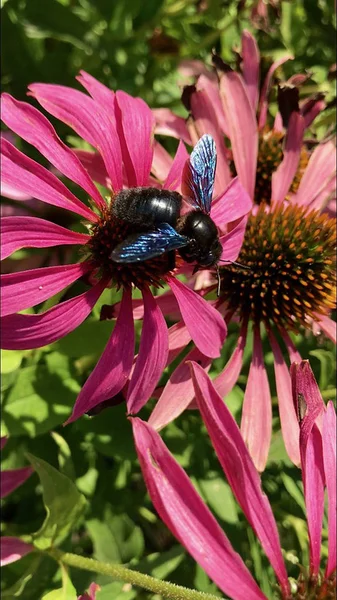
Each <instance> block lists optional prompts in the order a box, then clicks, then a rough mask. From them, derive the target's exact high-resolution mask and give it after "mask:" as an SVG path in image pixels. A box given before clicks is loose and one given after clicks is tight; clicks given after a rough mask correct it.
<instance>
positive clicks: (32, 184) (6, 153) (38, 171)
mask: <svg viewBox="0 0 337 600" xmlns="http://www.w3.org/2000/svg"><path fill="white" fill-rule="evenodd" d="M1 182H2V183H5V184H6V185H10V186H12V187H14V188H16V189H17V190H20V191H21V192H24V193H26V194H29V195H30V196H32V197H34V198H37V199H38V200H42V202H46V204H51V205H52V206H59V207H60V208H65V209H66V210H71V211H72V212H74V213H76V214H78V215H81V216H82V217H85V218H86V219H88V220H89V221H97V216H96V215H95V213H94V212H93V211H92V210H90V208H88V207H87V206H85V205H84V204H83V202H81V201H80V200H78V198H76V196H74V194H72V193H71V192H70V191H69V190H68V189H67V188H66V186H65V185H63V183H62V182H61V181H59V179H57V177H55V175H53V174H52V173H51V172H50V171H49V170H48V169H45V168H44V167H42V166H41V165H39V164H38V163H37V162H35V161H34V160H32V159H31V158H28V156H25V155H24V154H23V153H22V152H20V151H19V150H18V149H17V148H15V146H13V145H12V144H10V142H8V141H7V140H4V139H1Z"/></svg>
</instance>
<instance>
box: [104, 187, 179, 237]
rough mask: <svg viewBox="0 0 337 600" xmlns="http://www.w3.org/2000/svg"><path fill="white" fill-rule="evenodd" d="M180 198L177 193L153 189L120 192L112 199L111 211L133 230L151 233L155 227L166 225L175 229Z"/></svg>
mask: <svg viewBox="0 0 337 600" xmlns="http://www.w3.org/2000/svg"><path fill="white" fill-rule="evenodd" d="M181 200H182V197H181V195H180V194H178V192H172V191H170V190H159V189H157V188H154V187H148V188H142V187H138V188H130V189H128V190H122V191H121V192H119V193H118V194H117V196H116V197H115V198H114V202H113V204H112V207H111V210H112V212H113V214H114V215H115V216H116V217H117V218H118V219H120V220H122V221H124V222H126V223H129V224H130V225H132V227H133V229H134V230H138V231H144V232H145V231H151V229H155V227H156V225H159V224H161V223H168V224H169V225H171V226H172V227H174V228H175V227H176V224H177V220H178V217H179V215H180V209H181Z"/></svg>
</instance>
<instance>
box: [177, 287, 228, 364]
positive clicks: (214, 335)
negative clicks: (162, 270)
mask: <svg viewBox="0 0 337 600" xmlns="http://www.w3.org/2000/svg"><path fill="white" fill-rule="evenodd" d="M167 282H168V284H169V286H170V288H171V290H172V292H173V294H174V295H175V297H176V300H177V302H178V304H179V308H180V312H181V315H182V318H183V320H184V322H185V325H186V327H187V329H188V331H189V333H190V335H191V338H192V339H193V341H194V343H195V345H196V346H197V347H198V348H199V350H200V352H202V353H203V354H205V355H206V356H209V357H210V358H217V357H218V356H219V355H220V350H221V347H222V344H223V342H224V340H225V337H226V333H227V327H226V324H225V322H224V320H223V318H222V317H221V315H220V313H218V311H217V310H216V309H215V308H213V306H211V305H210V304H208V303H207V302H206V301H205V300H204V299H203V298H201V296H199V295H198V294H196V292H194V291H193V290H191V289H190V288H188V287H187V286H186V285H185V284H184V283H182V282H181V281H179V279H176V278H174V277H167Z"/></svg>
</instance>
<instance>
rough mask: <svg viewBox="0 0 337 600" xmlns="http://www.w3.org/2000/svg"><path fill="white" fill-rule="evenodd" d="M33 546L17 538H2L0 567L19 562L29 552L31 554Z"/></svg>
mask: <svg viewBox="0 0 337 600" xmlns="http://www.w3.org/2000/svg"><path fill="white" fill-rule="evenodd" d="M33 550H34V546H32V544H27V543H26V542H23V541H22V540H20V538H17V537H9V536H2V538H1V543H0V566H1V567H3V566H5V565H9V564H10V563H12V562H15V561H16V560H20V558H22V557H23V556H25V555H26V554H29V552H33Z"/></svg>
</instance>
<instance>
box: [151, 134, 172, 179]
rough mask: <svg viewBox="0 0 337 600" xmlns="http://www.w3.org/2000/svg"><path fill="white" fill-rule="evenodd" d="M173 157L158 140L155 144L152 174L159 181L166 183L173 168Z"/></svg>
mask: <svg viewBox="0 0 337 600" xmlns="http://www.w3.org/2000/svg"><path fill="white" fill-rule="evenodd" d="M172 162H173V160H172V157H171V155H170V154H169V153H168V152H167V150H165V148H164V146H162V145H161V144H160V143H159V142H158V141H157V140H154V143H153V159H152V168H151V173H153V175H154V176H155V177H157V179H158V180H159V181H162V182H163V181H165V179H166V178H167V176H168V174H169V172H170V169H171V167H172Z"/></svg>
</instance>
